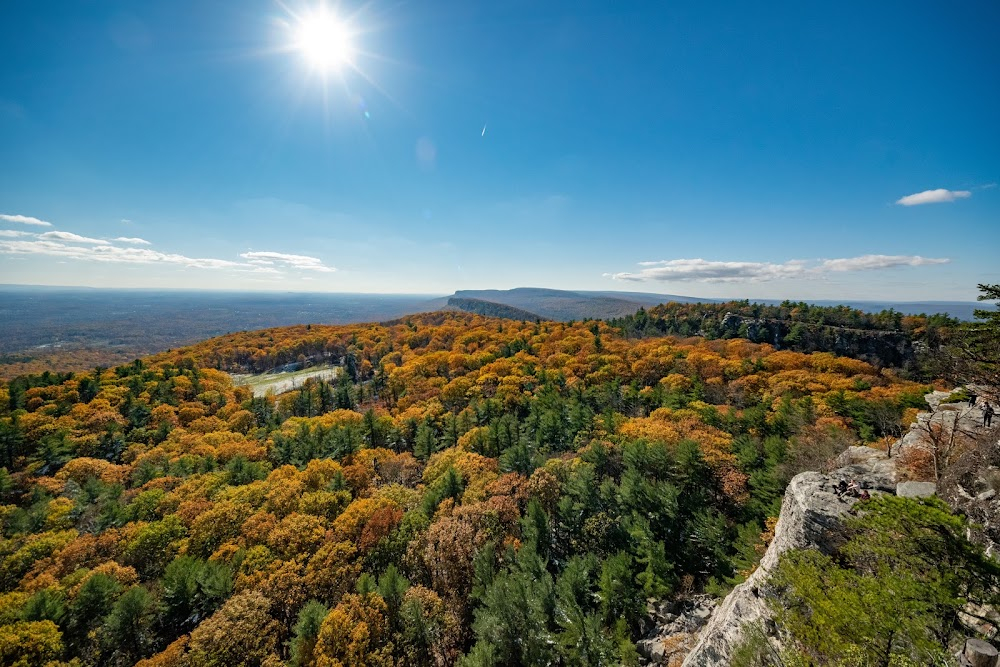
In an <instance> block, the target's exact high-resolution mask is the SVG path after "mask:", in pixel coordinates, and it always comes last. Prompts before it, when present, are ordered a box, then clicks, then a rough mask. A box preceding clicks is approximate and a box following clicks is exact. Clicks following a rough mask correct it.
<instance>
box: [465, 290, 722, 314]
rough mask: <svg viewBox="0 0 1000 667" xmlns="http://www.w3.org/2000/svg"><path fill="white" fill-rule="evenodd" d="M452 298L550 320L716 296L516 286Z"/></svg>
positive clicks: (707, 301)
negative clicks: (495, 305)
mask: <svg viewBox="0 0 1000 667" xmlns="http://www.w3.org/2000/svg"><path fill="white" fill-rule="evenodd" d="M455 298H460V299H476V300H478V301H491V302H493V303H498V304H503V305H505V306H510V307H512V308H518V309H520V310H526V311H528V312H531V313H537V314H538V315H539V316H541V317H543V318H546V319H552V320H563V321H568V320H582V319H609V318H613V317H624V316H625V315H631V314H633V313H635V312H636V311H637V310H639V309H640V308H651V307H652V306H658V305H660V304H661V303H668V302H670V301H677V302H679V303H709V302H713V301H716V299H701V298H697V297H689V296H680V295H676V294H647V293H643V292H590V291H578V292H576V291H569V290H555V289H545V288H540V287H517V288H515V289H510V290H459V291H457V292H455Z"/></svg>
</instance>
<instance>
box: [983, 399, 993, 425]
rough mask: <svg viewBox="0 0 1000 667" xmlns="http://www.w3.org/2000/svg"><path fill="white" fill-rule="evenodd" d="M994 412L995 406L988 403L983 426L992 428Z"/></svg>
mask: <svg viewBox="0 0 1000 667" xmlns="http://www.w3.org/2000/svg"><path fill="white" fill-rule="evenodd" d="M993 414H994V413H993V406H992V405H991V404H989V403H987V404H986V409H985V410H983V428H990V426H992V425H993Z"/></svg>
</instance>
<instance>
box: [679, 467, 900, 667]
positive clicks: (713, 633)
mask: <svg viewBox="0 0 1000 667" xmlns="http://www.w3.org/2000/svg"><path fill="white" fill-rule="evenodd" d="M839 463H841V464H843V465H842V466H841V467H840V468H838V469H837V470H835V471H834V472H832V473H831V474H828V475H824V474H822V473H818V472H804V473H802V474H800V475H796V476H795V478H793V479H792V481H791V483H790V484H789V485H788V489H787V490H786V491H785V499H784V502H783V503H782V506H781V516H780V517H779V519H778V524H777V526H776V527H775V531H774V539H773V540H772V541H771V544H770V545H769V546H768V548H767V551H766V552H765V554H764V557H763V558H762V559H761V562H760V565H759V566H758V568H757V569H756V570H755V571H754V572H753V574H751V575H750V577H749V578H748V579H747V580H746V581H744V582H743V583H742V584H740V585H739V586H737V587H736V588H734V589H733V591H732V592H731V593H730V594H729V595H728V596H727V597H726V599H725V600H724V601H723V602H722V604H721V605H719V607H718V609H717V610H716V611H715V613H714V614H713V615H712V618H711V620H710V621H709V622H708V624H707V625H706V626H705V629H704V630H703V631H702V633H701V635H700V637H699V639H698V643H697V645H696V646H695V647H694V650H692V651H691V653H690V654H688V656H687V658H686V659H685V660H684V663H683V664H684V665H692V666H694V665H697V666H699V667H700V666H705V667H707V666H710V665H725V664H727V663H728V662H729V657H730V655H731V654H732V651H733V649H734V648H735V647H736V646H737V645H739V644H740V643H741V642H742V640H743V626H744V624H748V623H749V624H756V625H759V626H761V627H762V628H763V629H764V630H765V632H767V631H768V630H773V627H771V626H772V624H771V623H770V612H769V609H768V606H767V597H768V590H767V578H768V575H769V573H770V572H771V570H772V569H773V568H774V567H775V566H776V565H777V564H778V559H779V558H780V557H781V554H783V553H785V552H786V551H788V550H790V549H804V548H818V549H820V550H821V551H824V552H827V553H829V552H830V551H831V550H832V547H833V546H834V545H835V544H836V541H837V536H838V534H839V532H840V527H841V517H842V516H843V515H844V514H845V513H846V512H847V511H848V510H849V509H850V508H851V506H852V505H853V504H854V503H855V502H856V499H854V498H844V499H841V498H839V497H837V495H836V494H835V493H834V485H835V484H836V483H837V482H838V481H839V480H840V478H841V477H845V478H847V479H857V480H858V482H860V483H861V484H862V486H867V488H869V489H871V490H873V492H875V491H878V492H883V493H895V492H896V466H895V459H888V458H887V457H886V454H885V453H884V452H881V451H878V450H875V449H870V448H868V447H851V448H850V449H849V450H847V451H846V452H844V454H843V455H841V460H840V461H839Z"/></svg>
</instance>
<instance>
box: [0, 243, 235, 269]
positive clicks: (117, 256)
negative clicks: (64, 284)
mask: <svg viewBox="0 0 1000 667" xmlns="http://www.w3.org/2000/svg"><path fill="white" fill-rule="evenodd" d="M74 236H75V235H74ZM0 253H4V254H11V255H47V256H50V257H60V258H63V259H78V260H88V261H95V262H117V263H124V264H174V265H180V266H187V267H191V268H201V269H222V268H244V269H252V267H251V266H250V265H248V264H242V263H240V262H231V261H229V260H225V259H210V258H197V257H185V256H184V255H176V254H170V253H162V252H158V251H156V250H150V249H149V248H122V247H119V246H113V245H107V244H106V245H95V246H93V247H87V246H80V245H67V244H65V243H61V242H59V241H58V240H52V239H51V238H48V239H40V240H37V241H0Z"/></svg>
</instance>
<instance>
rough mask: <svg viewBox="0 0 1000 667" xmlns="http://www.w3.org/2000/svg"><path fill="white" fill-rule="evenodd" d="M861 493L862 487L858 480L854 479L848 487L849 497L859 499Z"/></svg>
mask: <svg viewBox="0 0 1000 667" xmlns="http://www.w3.org/2000/svg"><path fill="white" fill-rule="evenodd" d="M860 493H861V485H860V484H858V480H856V479H852V480H851V483H850V484H848V485H847V495H849V496H853V497H855V498H857V497H858V494H860Z"/></svg>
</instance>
